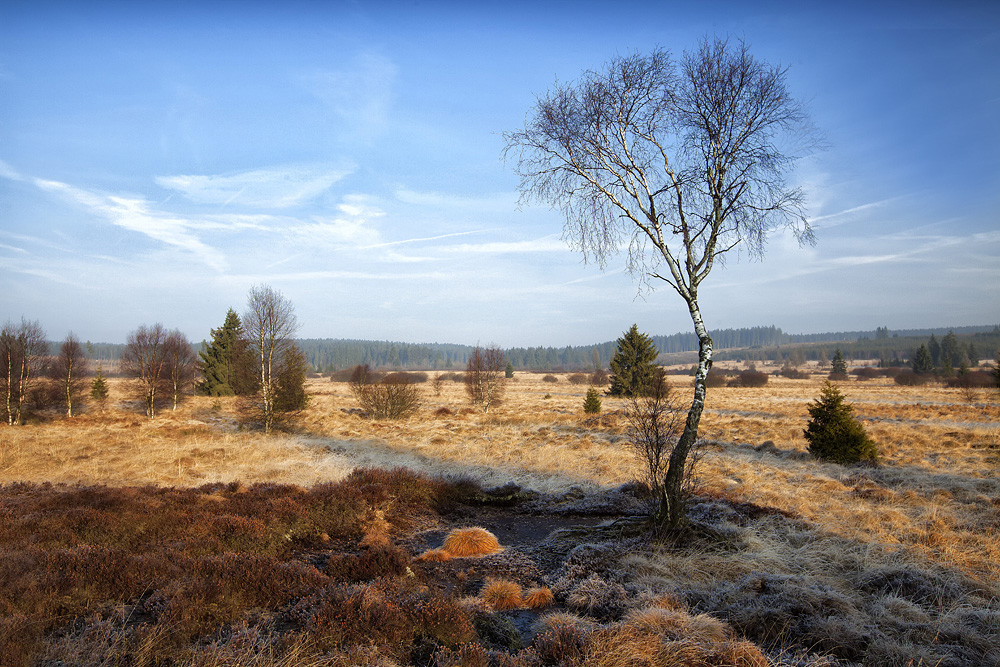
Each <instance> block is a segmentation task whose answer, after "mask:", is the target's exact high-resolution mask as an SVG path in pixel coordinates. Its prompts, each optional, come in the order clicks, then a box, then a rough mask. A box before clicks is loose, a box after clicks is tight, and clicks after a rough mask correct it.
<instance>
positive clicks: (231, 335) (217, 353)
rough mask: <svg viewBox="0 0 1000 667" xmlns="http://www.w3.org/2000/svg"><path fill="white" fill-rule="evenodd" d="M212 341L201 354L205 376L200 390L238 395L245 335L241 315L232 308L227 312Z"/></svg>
mask: <svg viewBox="0 0 1000 667" xmlns="http://www.w3.org/2000/svg"><path fill="white" fill-rule="evenodd" d="M211 333H212V342H211V343H209V344H208V346H207V347H206V348H205V349H204V350H202V351H201V352H199V353H198V356H199V357H201V362H200V363H199V369H200V370H201V374H202V376H203V379H202V381H201V382H199V383H198V393H200V394H203V395H205V396H233V395H234V394H236V390H235V388H234V386H233V385H234V384H235V383H236V376H237V369H236V364H235V363H234V362H235V361H236V360H235V359H234V357H236V352H237V350H238V348H239V347H240V345H239V343H240V339H241V338H242V336H243V325H242V324H241V323H240V316H239V315H237V314H236V311H235V310H233V309H232V308H230V309H229V312H228V313H226V321H225V322H223V324H222V326H221V327H219V328H218V329H212V330H211Z"/></svg>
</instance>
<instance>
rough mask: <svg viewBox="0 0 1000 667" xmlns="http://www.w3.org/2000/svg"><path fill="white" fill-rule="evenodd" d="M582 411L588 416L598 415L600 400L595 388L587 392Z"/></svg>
mask: <svg viewBox="0 0 1000 667" xmlns="http://www.w3.org/2000/svg"><path fill="white" fill-rule="evenodd" d="M583 411H584V412H586V413H587V414H588V415H594V414H600V412H601V398H600V396H599V395H598V392H597V388H596V387H591V388H590V389H588V390H587V397H586V398H585V399H584V400H583Z"/></svg>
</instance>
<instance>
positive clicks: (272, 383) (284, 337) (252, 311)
mask: <svg viewBox="0 0 1000 667" xmlns="http://www.w3.org/2000/svg"><path fill="white" fill-rule="evenodd" d="M242 322H243V332H244V335H245V336H246V338H247V340H248V341H249V343H250V347H251V348H252V349H253V351H254V353H255V355H256V357H257V360H258V368H259V369H260V375H259V376H258V378H259V380H260V394H261V396H260V398H261V414H262V420H263V425H264V431H265V432H270V431H271V429H272V428H273V427H274V419H275V398H276V392H277V389H278V382H277V374H276V371H277V370H278V369H279V368H280V367H281V364H282V361H283V359H284V356H285V354H286V352H288V350H289V349H290V346H291V345H292V338H293V336H294V335H295V332H296V331H297V330H298V328H299V324H298V320H297V319H296V317H295V307H294V306H293V305H292V302H291V301H289V300H288V299H287V298H285V296H284V295H283V294H282V293H281V292H279V291H278V290H276V289H274V288H272V287H271V286H269V285H254V286H253V287H252V288H250V293H249V294H248V295H247V309H246V312H245V313H244V314H243V317H242Z"/></svg>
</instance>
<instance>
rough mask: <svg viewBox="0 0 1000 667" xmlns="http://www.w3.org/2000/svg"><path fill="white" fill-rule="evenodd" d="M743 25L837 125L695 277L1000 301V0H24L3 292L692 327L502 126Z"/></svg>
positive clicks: (93, 304) (218, 310)
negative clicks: (576, 235) (618, 69)
mask: <svg viewBox="0 0 1000 667" xmlns="http://www.w3.org/2000/svg"><path fill="white" fill-rule="evenodd" d="M706 36H708V37H714V36H721V37H725V36H728V37H730V38H732V39H742V40H745V42H746V43H747V44H749V46H750V50H751V52H752V53H753V54H754V56H756V57H757V58H759V59H761V60H765V61H767V62H768V63H771V64H773V65H780V66H782V67H787V68H788V70H787V82H788V87H789V89H790V91H791V93H792V94H793V95H794V96H795V97H796V98H797V99H799V100H801V101H802V102H803V104H804V105H805V107H806V109H807V110H808V112H809V114H810V117H811V120H812V123H813V125H814V126H815V127H816V128H817V130H818V131H819V132H820V133H821V135H822V138H823V140H824V144H825V150H823V151H821V152H817V153H814V154H812V155H807V156H803V157H802V158H801V159H800V160H798V161H797V162H796V164H795V165H794V170H793V172H792V173H791V174H790V175H789V180H790V182H791V183H793V184H795V185H799V186H801V187H802V188H803V190H804V191H805V193H806V196H807V217H808V219H809V220H810V222H811V224H812V225H813V226H814V227H815V230H816V237H817V243H816V244H815V245H814V246H806V247H800V246H799V245H798V244H797V243H796V241H795V240H794V239H793V238H792V236H791V235H790V234H788V233H785V232H780V231H779V232H777V233H775V234H774V235H772V236H771V237H770V239H769V241H768V246H767V252H766V256H765V257H764V259H763V260H762V261H748V260H747V259H746V258H745V257H744V258H737V257H733V258H731V259H730V260H729V261H727V262H726V263H725V266H717V267H716V268H715V269H713V272H712V274H711V275H710V276H709V277H708V278H707V279H706V281H705V282H704V283H703V285H702V287H701V292H700V299H701V306H702V313H703V316H704V319H705V322H706V324H707V325H708V327H709V328H710V329H721V328H730V327H751V326H770V325H775V326H778V327H781V328H782V329H783V330H784V331H786V332H790V333H815V332H824V331H842V330H867V329H874V328H875V327H878V326H887V327H889V328H890V329H894V328H900V329H902V328H918V327H938V326H964V325H978V324H994V323H997V322H1000V3H996V2H961V1H959V2H951V3H925V2H898V3H886V2H871V1H869V2H863V3H860V2H841V3H833V4H831V3H803V2H761V3H750V2H744V1H738V2H729V1H721V2H712V3H704V2H690V1H689V2H682V3H675V2H666V1H664V2H630V1H628V0H626V1H624V2H616V3H608V2H603V3H598V2H591V1H589V0H580V1H577V2H544V1H535V2H523V1H521V0H512V1H508V2H503V3H497V2H489V1H484V2H461V3H459V2H435V1H433V0H427V1H421V0H412V1H409V2H379V1H377V0H375V1H365V2H338V1H336V0H332V1H329V2H297V1H295V0H289V1H287V2H282V3H264V2H254V0H245V1H243V2H223V3H219V2H216V3H213V2H204V3H201V2H199V3H194V2H185V1H183V0H181V1H178V2H169V3H160V2H157V3H152V2H149V3H146V2H134V1H133V2H127V3H126V2H101V1H100V0H94V1H90V2H86V3H80V2H72V3H71V2H63V3H59V2H45V1H44V0H41V1H37V2H27V1H20V2H12V1H11V0H0V320H10V321H14V322H19V321H20V319H21V318H22V317H24V318H27V319H29V320H38V321H39V322H40V323H41V325H42V326H43V327H44V329H45V330H46V332H47V334H48V337H49V338H50V339H52V340H59V339H62V338H64V337H65V336H66V335H67V333H69V332H70V331H73V332H74V333H75V334H76V335H77V336H78V337H79V338H80V339H81V340H91V341H94V342H99V341H100V342H123V341H124V340H125V338H126V336H127V334H128V333H129V332H130V331H132V330H134V329H135V328H137V327H138V326H139V325H141V324H152V323H155V322H159V323H162V324H163V325H164V326H166V327H167V328H179V329H180V330H181V331H182V332H184V333H185V334H186V335H187V336H188V337H189V338H190V339H191V340H193V341H200V340H202V339H206V338H209V337H210V335H209V329H210V328H213V327H219V326H220V325H221V324H222V322H223V320H224V319H225V314H226V311H227V310H228V309H229V308H233V309H235V310H236V311H237V312H242V310H243V309H244V308H245V304H246V296H247V292H248V291H249V289H250V288H251V287H252V286H254V285H260V284H267V285H270V286H271V287H273V288H275V289H277V290H279V291H280V292H281V293H282V294H283V295H284V296H285V297H286V298H288V299H289V300H290V301H291V302H292V303H293V304H294V307H295V312H296V315H297V317H298V320H299V323H300V325H301V327H300V329H299V333H298V335H299V336H300V337H303V338H357V339H374V340H393V341H403V342H411V343H421V342H427V343H429V342H441V343H463V344H477V343H481V344H497V345H500V346H502V347H511V346H537V345H544V346H564V345H586V344H590V343H597V342H603V341H607V340H613V339H615V338H617V337H618V336H620V335H621V333H622V332H623V331H625V330H626V329H628V328H629V327H630V326H631V324H632V323H637V324H638V325H639V328H640V330H643V331H645V332H647V333H650V334H672V333H676V332H679V331H690V330H692V325H691V321H690V317H689V316H688V314H687V311H686V309H685V307H684V303H683V301H682V300H681V299H680V297H679V296H677V294H676V293H674V292H673V291H672V290H671V289H670V288H669V287H667V286H665V285H664V286H661V287H658V288H656V289H654V290H652V291H650V290H647V289H644V288H642V287H641V286H640V285H639V283H638V282H637V281H636V279H635V278H634V277H633V276H631V275H630V274H629V273H628V272H627V271H625V257H624V256H619V257H617V258H612V259H611V260H610V261H609V262H608V264H607V266H606V267H605V268H604V269H603V270H602V269H601V268H600V267H598V266H596V265H594V264H593V263H585V262H584V261H583V258H582V257H581V256H580V255H579V254H578V253H576V252H574V251H573V250H570V249H569V247H568V246H567V244H566V242H565V241H564V240H563V238H562V229H563V219H562V218H561V216H560V214H559V212H558V211H555V210H552V209H550V208H549V207H547V206H544V205H538V204H534V205H530V206H529V205H519V193H518V190H517V188H518V178H517V176H516V174H515V173H514V168H513V167H514V165H513V164H511V163H505V162H504V161H503V159H502V157H501V153H502V149H503V146H504V140H503V136H502V134H503V132H505V131H512V130H517V129H519V128H521V127H523V124H524V121H525V118H526V115H527V113H528V112H529V110H530V109H531V106H532V104H533V103H534V102H535V100H536V99H537V97H538V96H539V95H543V94H544V93H545V92H546V91H547V90H549V89H550V88H552V87H553V86H554V85H555V84H556V83H557V82H569V81H573V80H575V79H577V78H578V77H579V76H580V75H581V73H583V72H584V71H586V70H588V69H598V68H600V67H601V66H602V65H603V64H604V63H605V62H606V61H607V60H608V59H610V58H612V57H614V56H615V55H620V54H630V53H643V52H648V51H649V50H651V49H654V48H657V47H662V48H666V49H669V50H671V52H673V53H674V54H675V55H681V54H682V53H683V52H684V51H685V50H692V49H695V48H697V45H698V42H699V40H700V39H702V38H704V37H706Z"/></svg>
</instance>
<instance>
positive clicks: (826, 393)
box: [805, 382, 878, 463]
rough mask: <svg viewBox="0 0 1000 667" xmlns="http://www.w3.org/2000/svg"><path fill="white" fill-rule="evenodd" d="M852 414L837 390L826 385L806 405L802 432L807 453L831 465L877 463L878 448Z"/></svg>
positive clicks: (832, 386)
mask: <svg viewBox="0 0 1000 667" xmlns="http://www.w3.org/2000/svg"><path fill="white" fill-rule="evenodd" d="M853 412H854V410H853V409H852V408H851V406H850V405H848V404H847V403H845V402H844V395H843V394H842V393H840V390H839V389H837V388H836V387H835V386H834V385H832V384H830V383H829V382H827V383H826V386H824V387H823V389H822V391H821V392H820V396H819V398H818V399H816V401H814V402H812V403H810V404H809V417H810V419H809V425H808V427H807V428H806V430H805V436H806V440H808V441H809V453H810V454H812V455H813V456H815V457H816V458H818V459H822V460H824V461H831V462H833V463H858V462H860V461H870V462H874V461H877V460H878V448H877V446H876V445H875V442H874V441H873V440H872V439H871V438H869V437H868V434H866V433H865V429H864V427H863V426H862V425H861V423H860V422H859V421H858V420H857V419H855V418H854V415H853Z"/></svg>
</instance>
